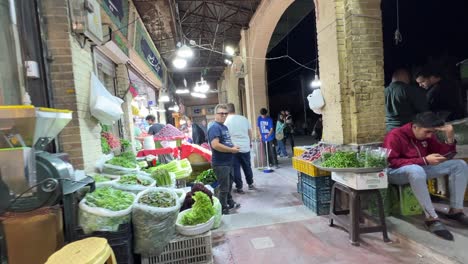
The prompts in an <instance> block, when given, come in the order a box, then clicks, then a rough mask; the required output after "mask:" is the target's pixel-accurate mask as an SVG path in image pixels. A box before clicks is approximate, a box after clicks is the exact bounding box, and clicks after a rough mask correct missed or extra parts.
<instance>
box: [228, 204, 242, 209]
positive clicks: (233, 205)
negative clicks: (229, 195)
mask: <svg viewBox="0 0 468 264" xmlns="http://www.w3.org/2000/svg"><path fill="white" fill-rule="evenodd" d="M239 207H241V204H240V203H236V202H232V203H230V204H229V209H237V208H239Z"/></svg>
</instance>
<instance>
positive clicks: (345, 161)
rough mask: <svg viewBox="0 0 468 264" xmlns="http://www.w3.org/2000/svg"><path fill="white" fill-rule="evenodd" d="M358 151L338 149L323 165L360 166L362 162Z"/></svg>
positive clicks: (338, 166) (337, 166) (330, 166)
mask: <svg viewBox="0 0 468 264" xmlns="http://www.w3.org/2000/svg"><path fill="white" fill-rule="evenodd" d="M356 154H357V153H356V152H353V151H337V152H335V153H334V154H333V155H331V156H330V157H329V158H328V159H326V160H325V161H324V162H323V163H322V166H323V167H328V168H359V167H362V164H361V162H359V160H358V158H357V155H356Z"/></svg>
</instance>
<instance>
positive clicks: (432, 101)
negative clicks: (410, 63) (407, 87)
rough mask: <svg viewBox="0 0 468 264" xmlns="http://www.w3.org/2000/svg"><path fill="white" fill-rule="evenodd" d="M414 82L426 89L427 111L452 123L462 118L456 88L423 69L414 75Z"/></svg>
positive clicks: (458, 92) (459, 98)
mask: <svg viewBox="0 0 468 264" xmlns="http://www.w3.org/2000/svg"><path fill="white" fill-rule="evenodd" d="M416 82H417V83H418V84H419V86H421V87H422V88H424V89H426V90H427V92H426V98H427V102H428V104H429V110H430V111H432V112H434V113H437V114H439V116H440V117H443V118H446V120H445V121H453V120H456V119H460V118H463V116H464V111H463V106H462V101H461V93H460V91H459V89H458V88H457V86H456V85H455V84H454V83H452V82H450V81H449V80H447V79H444V78H442V76H441V75H440V74H439V73H437V72H436V71H434V70H432V69H430V68H424V69H422V70H421V71H419V72H418V73H417V74H416Z"/></svg>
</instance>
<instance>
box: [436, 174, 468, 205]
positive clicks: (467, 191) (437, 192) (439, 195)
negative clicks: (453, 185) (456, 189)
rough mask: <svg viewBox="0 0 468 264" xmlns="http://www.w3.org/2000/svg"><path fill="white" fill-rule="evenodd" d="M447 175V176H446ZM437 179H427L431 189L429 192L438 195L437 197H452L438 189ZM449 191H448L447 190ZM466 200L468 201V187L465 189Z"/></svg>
mask: <svg viewBox="0 0 468 264" xmlns="http://www.w3.org/2000/svg"><path fill="white" fill-rule="evenodd" d="M445 177H447V176H445ZM436 180H437V179H430V180H428V181H427V187H428V189H429V193H430V194H431V195H433V196H437V197H440V198H443V199H449V198H450V197H448V196H446V195H443V194H441V193H439V190H438V189H437V182H436ZM446 193H448V192H446ZM464 200H465V202H467V201H468V188H467V190H466V191H465V199H464Z"/></svg>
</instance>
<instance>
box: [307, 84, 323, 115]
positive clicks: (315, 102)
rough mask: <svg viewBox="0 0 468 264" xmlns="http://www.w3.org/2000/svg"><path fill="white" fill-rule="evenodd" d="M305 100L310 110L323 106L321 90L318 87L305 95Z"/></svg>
mask: <svg viewBox="0 0 468 264" xmlns="http://www.w3.org/2000/svg"><path fill="white" fill-rule="evenodd" d="M307 100H308V101H309V108H310V109H311V110H312V111H314V112H315V111H319V112H321V111H320V109H322V108H323V107H324V106H325V100H324V99H323V96H322V91H321V90H320V89H315V90H314V91H313V92H312V93H311V94H309V95H308V96H307Z"/></svg>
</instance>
